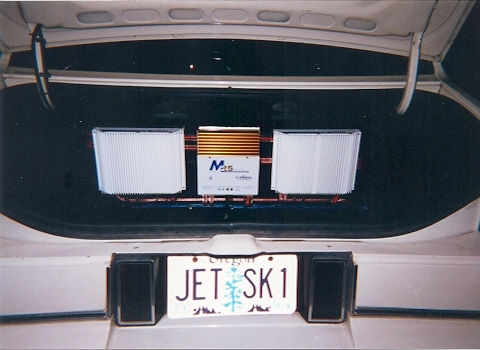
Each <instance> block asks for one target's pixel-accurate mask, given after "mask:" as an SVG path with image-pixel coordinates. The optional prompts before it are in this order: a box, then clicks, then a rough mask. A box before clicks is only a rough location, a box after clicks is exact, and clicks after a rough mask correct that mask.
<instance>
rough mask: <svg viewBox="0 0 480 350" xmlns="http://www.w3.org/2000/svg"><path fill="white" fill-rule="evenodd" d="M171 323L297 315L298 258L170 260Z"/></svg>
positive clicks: (168, 294) (169, 296)
mask: <svg viewBox="0 0 480 350" xmlns="http://www.w3.org/2000/svg"><path fill="white" fill-rule="evenodd" d="M167 266H168V270H167V300H168V302H167V307H168V310H167V313H168V316H169V317H170V318H187V317H199V316H221V315H255V314H257V315H259V314H292V313H293V312H295V310H296V308H297V256H296V255H294V254H289V255H260V256H255V257H213V256H204V255H201V256H169V257H168V260H167Z"/></svg>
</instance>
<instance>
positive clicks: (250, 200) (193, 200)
mask: <svg viewBox="0 0 480 350" xmlns="http://www.w3.org/2000/svg"><path fill="white" fill-rule="evenodd" d="M117 198H118V199H119V200H121V201H122V202H129V203H153V202H170V203H174V202H178V203H189V202H190V203H205V204H210V205H212V204H213V203H214V202H246V203H247V204H249V205H251V204H253V202H257V203H333V204H336V203H341V202H347V200H346V199H345V198H340V197H339V195H336V196H334V197H333V198H288V195H286V194H282V193H279V197H278V198H255V199H253V197H252V196H246V197H245V198H244V197H229V198H227V197H215V196H202V197H193V198H184V197H180V198H176V197H173V196H171V197H155V198H126V197H122V196H120V195H117Z"/></svg>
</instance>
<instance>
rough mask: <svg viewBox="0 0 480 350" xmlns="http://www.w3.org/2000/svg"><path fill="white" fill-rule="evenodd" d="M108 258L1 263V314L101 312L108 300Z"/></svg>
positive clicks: (4, 261)
mask: <svg viewBox="0 0 480 350" xmlns="http://www.w3.org/2000/svg"><path fill="white" fill-rule="evenodd" d="M108 262H109V260H108V257H107V258H102V257H100V258H94V257H87V256H85V257H83V258H72V257H68V258H58V257H47V258H18V259H13V258H12V259H1V260H0V300H1V302H0V315H2V316H18V315H35V314H55V313H67V314H68V313H75V312H89V311H95V312H97V311H102V310H105V308H106V300H107V266H108V265H107V264H108Z"/></svg>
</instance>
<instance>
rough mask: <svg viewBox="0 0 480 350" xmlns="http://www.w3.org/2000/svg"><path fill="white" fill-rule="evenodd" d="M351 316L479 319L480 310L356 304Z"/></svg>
mask: <svg viewBox="0 0 480 350" xmlns="http://www.w3.org/2000/svg"><path fill="white" fill-rule="evenodd" d="M352 316H354V317H355V316H399V317H433V318H467V319H480V310H446V309H414V308H396V307H362V306H358V307H356V308H355V309H354V314H353V315H352Z"/></svg>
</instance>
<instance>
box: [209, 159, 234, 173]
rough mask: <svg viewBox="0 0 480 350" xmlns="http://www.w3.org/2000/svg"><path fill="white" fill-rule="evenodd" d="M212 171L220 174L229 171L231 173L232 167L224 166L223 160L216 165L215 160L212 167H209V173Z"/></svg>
mask: <svg viewBox="0 0 480 350" xmlns="http://www.w3.org/2000/svg"><path fill="white" fill-rule="evenodd" d="M212 170H215V171H218V170H220V171H221V172H222V173H224V172H230V171H233V165H225V161H224V160H221V161H220V162H218V163H217V161H216V160H213V161H212V165H210V171H212Z"/></svg>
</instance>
